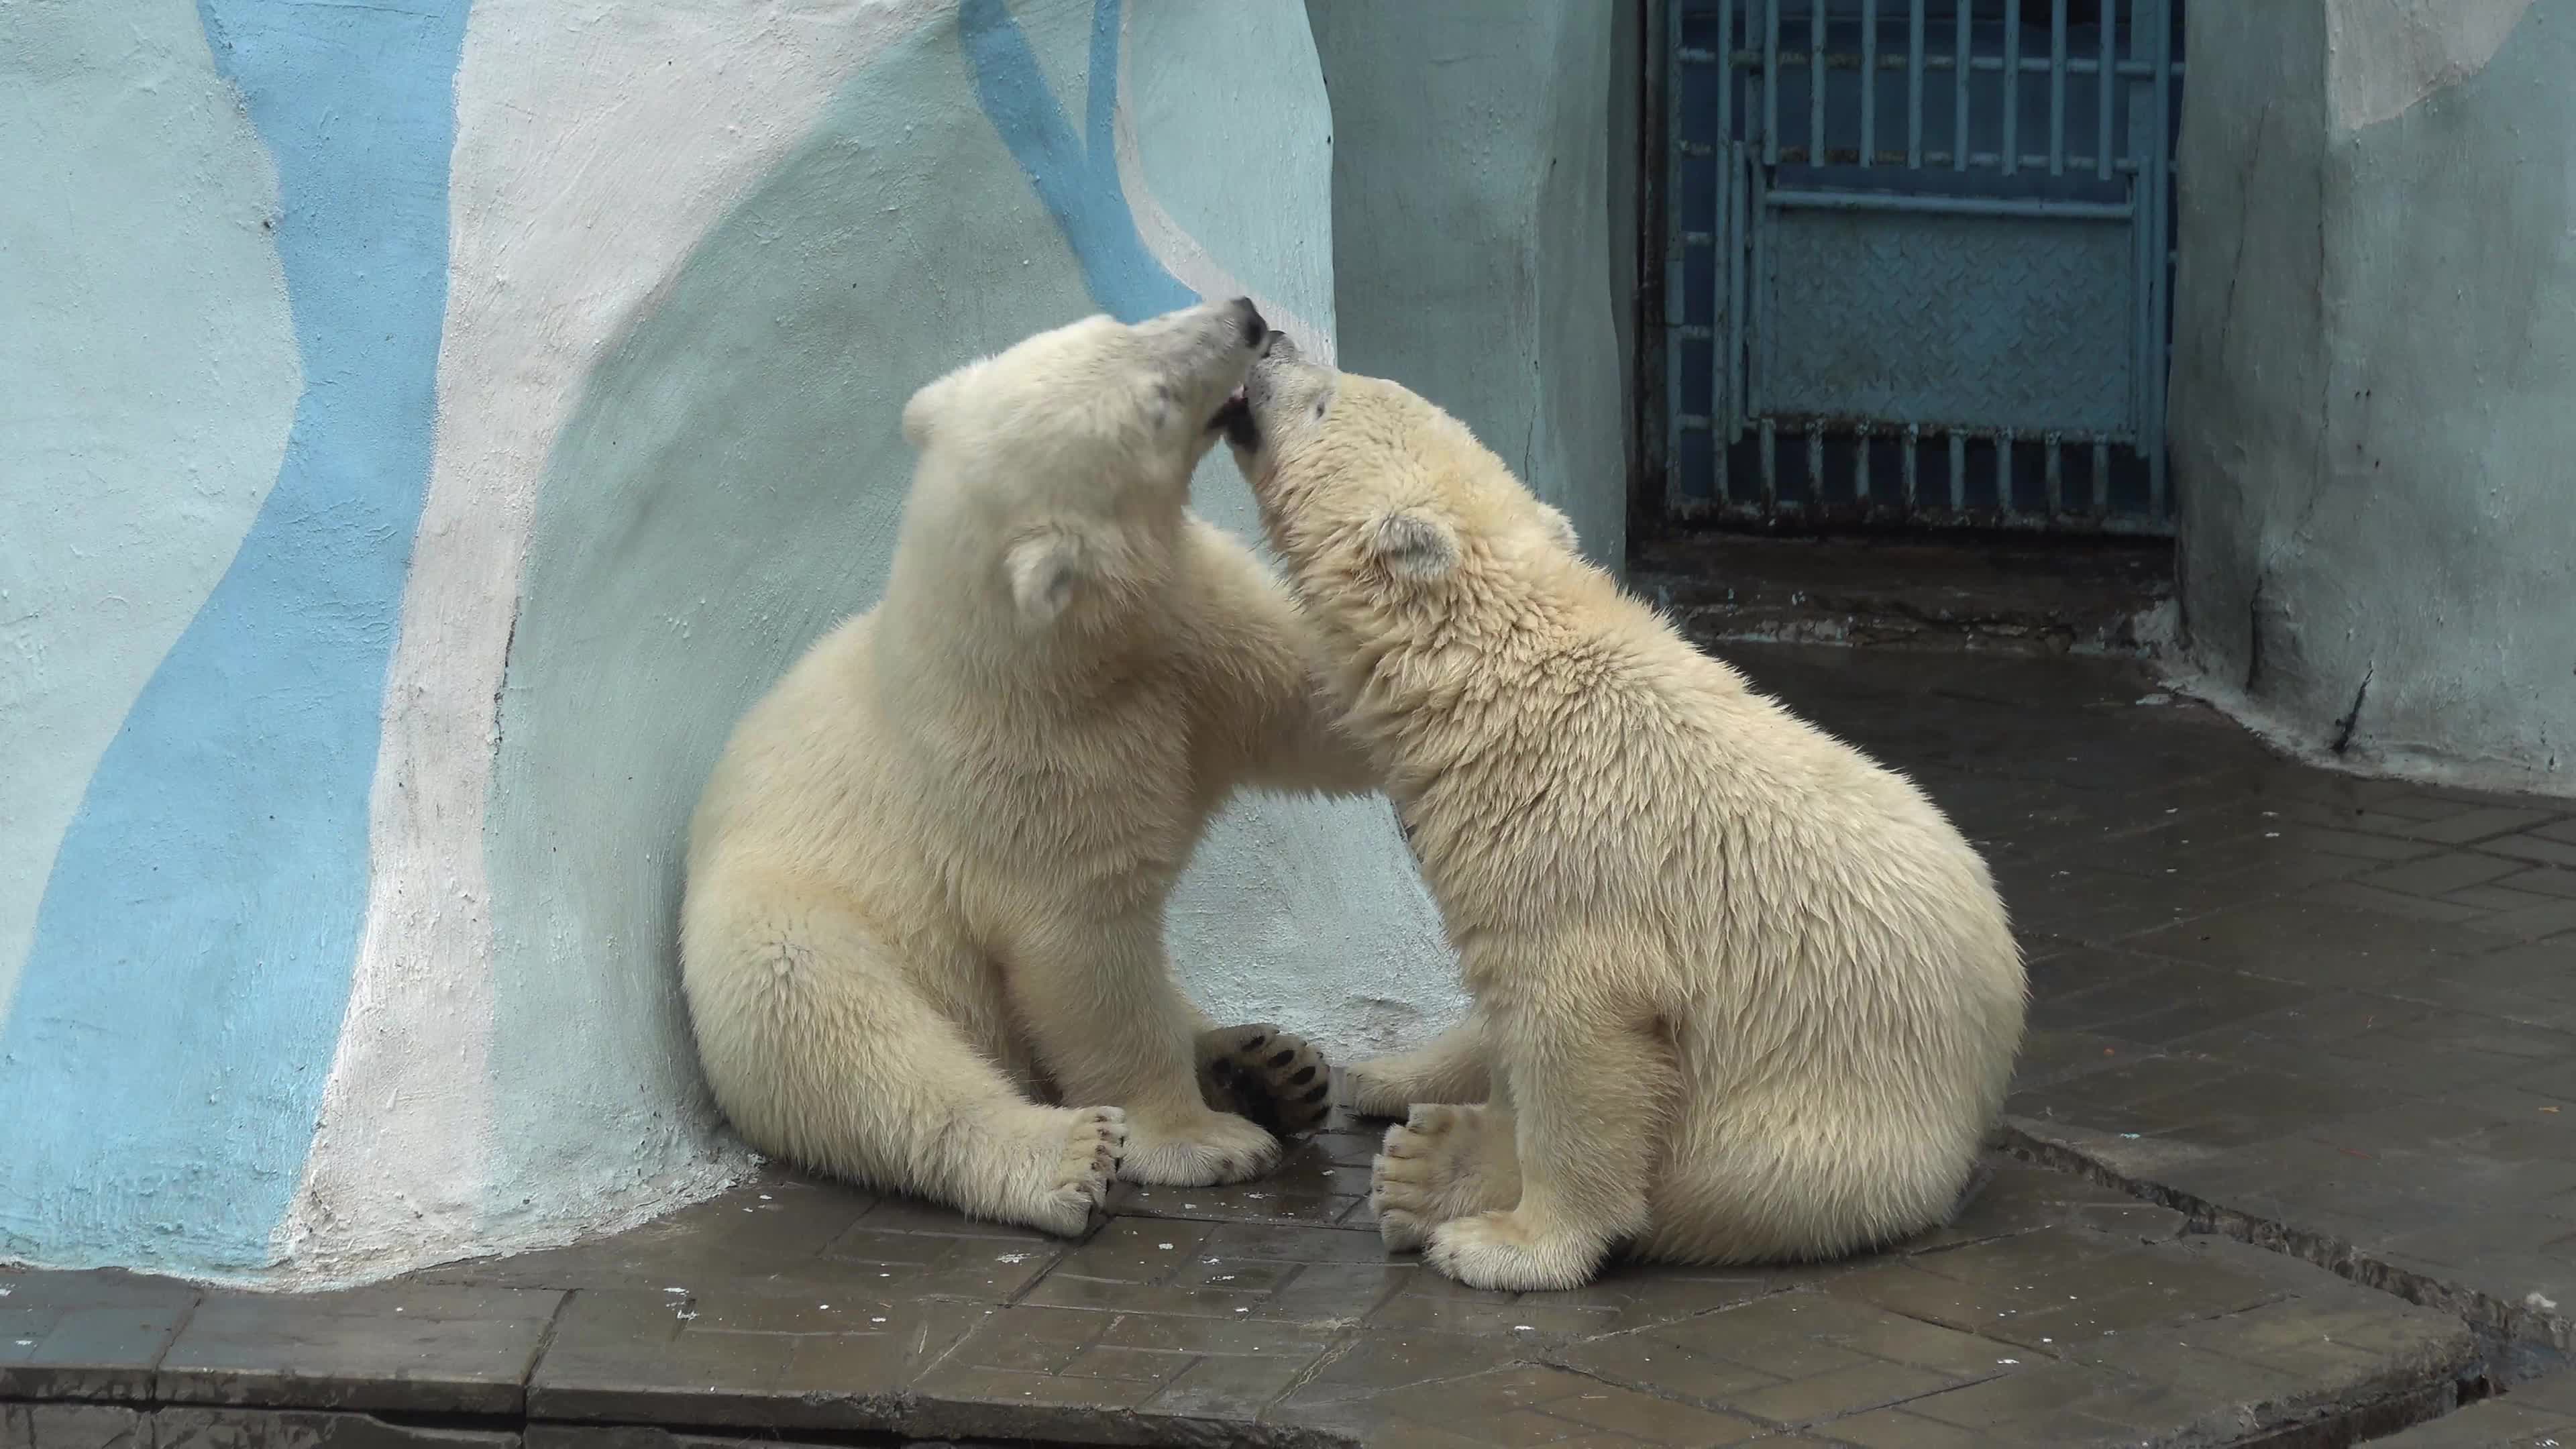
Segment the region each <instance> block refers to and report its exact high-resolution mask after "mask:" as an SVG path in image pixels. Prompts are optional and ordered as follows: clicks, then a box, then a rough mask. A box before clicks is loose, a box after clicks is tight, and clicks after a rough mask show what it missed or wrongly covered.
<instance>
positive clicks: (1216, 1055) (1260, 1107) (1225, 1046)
mask: <svg viewBox="0 0 2576 1449" xmlns="http://www.w3.org/2000/svg"><path fill="white" fill-rule="evenodd" d="M1198 1059H1199V1095H1200V1096H1202V1097H1204V1098H1205V1099H1206V1100H1207V1104H1208V1107H1209V1108H1210V1109H1211V1110H1213V1111H1218V1112H1232V1113H1234V1114H1235V1115H1237V1116H1239V1117H1242V1118H1244V1119H1245V1120H1246V1121H1249V1122H1251V1123H1253V1124H1254V1125H1256V1126H1259V1127H1261V1128H1263V1129H1264V1130H1266V1131H1269V1132H1271V1133H1274V1134H1276V1135H1278V1136H1280V1137H1294V1136H1296V1135H1298V1134H1299V1133H1302V1132H1311V1131H1313V1130H1315V1128H1317V1127H1318V1126H1321V1125H1322V1124H1323V1121H1324V1117H1325V1114H1327V1113H1329V1112H1331V1111H1332V1110H1333V1104H1332V1102H1331V1101H1330V1100H1329V1099H1330V1098H1331V1096H1332V1092H1333V1082H1332V1069H1331V1068H1330V1067H1328V1066H1326V1065H1325V1063H1324V1057H1323V1054H1322V1053H1321V1052H1318V1051H1316V1050H1315V1048H1314V1047H1313V1046H1311V1045H1309V1044H1308V1043H1307V1041H1306V1039H1305V1038H1304V1037H1301V1036H1299V1035H1297V1034H1296V1033H1294V1032H1287V1031H1281V1030H1280V1029H1279V1028H1277V1027H1275V1026H1272V1025H1271V1024H1270V1023H1268V1022H1266V1021H1265V1022H1254V1023H1252V1024H1251V1025H1249V1026H1226V1027H1218V1028H1217V1029H1216V1030H1214V1031H1205V1032H1201V1033H1199V1038H1198Z"/></svg>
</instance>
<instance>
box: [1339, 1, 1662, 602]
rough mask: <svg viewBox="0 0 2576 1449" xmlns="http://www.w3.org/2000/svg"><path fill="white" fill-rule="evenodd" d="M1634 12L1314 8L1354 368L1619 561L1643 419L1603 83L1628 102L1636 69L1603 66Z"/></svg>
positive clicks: (1348, 355) (1593, 549) (1450, 4)
mask: <svg viewBox="0 0 2576 1449" xmlns="http://www.w3.org/2000/svg"><path fill="white" fill-rule="evenodd" d="M1628 8H1633V7H1628V6H1623V5H1620V4H1617V3H1616V0H1408V3H1404V4H1386V3H1383V0H1307V4H1306V12H1307V14H1308V15H1309V16H1310V17H1311V18H1312V20H1313V22H1314V32H1315V45H1316V48H1317V50H1318V51H1319V52H1320V53H1321V55H1322V57H1323V67H1324V79H1325V86H1326V89H1327V90H1328V91H1329V92H1330V94H1331V97H1332V113H1333V266H1334V273H1335V301H1336V304H1337V305H1336V310H1337V311H1338V312H1339V314H1340V316H1341V318H1342V334H1341V346H1342V353H1343V359H1342V365H1343V366H1345V367H1347V368H1349V369H1351V370H1352V371H1355V372H1364V373H1371V374H1375V375H1377V376H1382V377H1393V378H1397V379H1400V380H1402V381H1403V382H1404V383H1405V384H1406V385H1407V386H1409V387H1411V388H1413V389H1414V390H1415V391H1417V392H1420V393H1421V394H1423V395H1424V396H1425V397H1428V398H1430V399H1431V400H1432V401H1434V402H1436V403H1438V404H1440V405H1441V406H1442V407H1444V408H1446V409H1448V410H1449V411H1450V412H1451V413H1453V414H1455V415H1456V416H1457V417H1458V418H1459V419H1460V420H1461V421H1463V422H1465V423H1466V424H1467V425H1468V426H1469V427H1470V428H1473V429H1474V430H1475V431H1476V434H1477V436H1479V437H1481V438H1482V439H1484V441H1485V443H1486V445H1487V446H1488V447H1491V448H1492V449H1493V450H1494V451H1495V452H1496V453H1497V454H1499V455H1501V457H1502V459H1503V461H1505V462H1506V463H1509V464H1510V465H1512V467H1513V469H1514V470H1515V471H1516V472H1518V473H1519V474H1520V476H1521V478H1522V479H1523V480H1524V481H1525V482H1527V483H1528V484H1529V485H1530V486H1531V488H1533V489H1534V490H1536V491H1537V492H1538V494H1539V495H1540V496H1541V497H1544V498H1546V499H1548V500H1549V501H1550V502H1552V503H1555V504H1556V505H1557V506H1558V507H1560V508H1563V509H1564V510H1565V511H1566V513H1567V515H1568V516H1569V517H1571V518H1572V519H1573V520H1574V524H1575V529H1576V531H1577V532H1578V533H1579V534H1580V535H1581V536H1582V538H1583V542H1584V546H1585V550H1586V551H1587V552H1588V553H1590V554H1591V555H1592V556H1593V558H1594V559H1595V560H1596V561H1598V562H1601V563H1603V564H1605V565H1607V566H1609V567H1611V568H1614V569H1615V568H1619V567H1621V566H1622V565H1623V564H1624V563H1625V560H1626V554H1627V508H1628V501H1627V495H1628V483H1627V470H1628V448H1629V444H1630V434H1631V432H1632V429H1631V428H1630V425H1629V417H1628V409H1627V406H1626V403H1625V400H1624V398H1625V394H1624V391H1623V382H1622V378H1623V372H1624V364H1623V361H1622V359H1623V358H1624V357H1625V356H1626V355H1627V352H1626V349H1624V348H1623V347H1622V346H1621V345H1620V341H1619V335H1618V323H1617V320H1616V315H1615V314H1616V310H1617V307H1618V306H1619V305H1622V304H1621V303H1620V302H1619V301H1617V300H1614V289H1616V288H1617V287H1619V286H1620V285H1621V282H1620V280H1619V275H1620V274H1619V272H1618V269H1617V268H1616V266H1615V264H1614V261H1613V256H1614V247H1613V242H1612V225H1611V217H1610V201H1609V198H1610V196H1611V171H1612V168H1611V161H1610V154H1611V137H1612V126H1613V119H1612V118H1613V115H1614V112H1613V96H1614V95H1618V96H1622V97H1624V98H1625V100H1624V104H1625V105H1626V106H1627V107H1628V109H1629V110H1630V111H1632V112H1633V109H1634V105H1635V101H1634V93H1633V91H1632V90H1631V89H1630V86H1631V84H1632V80H1631V78H1630V77H1628V76H1626V75H1622V76H1621V77H1620V78H1619V80H1618V83H1617V84H1615V85H1614V83H1613V79H1612V76H1613V57H1614V54H1615V53H1616V52H1617V51H1618V50H1619V49H1620V48H1621V47H1620V45H1619V35H1618V29H1619V27H1618V19H1619V15H1618V12H1619V11H1620V10H1621V9H1628ZM1630 44H1631V45H1632V46H1633V44H1634V41H1633V40H1631V42H1630ZM1626 124H1627V125H1628V127H1629V128H1630V129H1629V130H1628V131H1627V134H1628V135H1629V136H1633V134H1634V133H1633V124H1634V123H1633V119H1630V120H1629V121H1628V122H1627V123H1626ZM1624 144H1629V145H1633V141H1628V142H1625V143H1624ZM1628 175H1629V180H1628V182H1627V184H1628V185H1630V186H1633V184H1634V181H1633V168H1630V170H1629V173H1628ZM1628 245H1629V247H1630V248H1631V249H1632V250H1633V246H1634V243H1633V241H1631V242H1629V243H1628ZM1628 285H1633V282H1630V283H1628Z"/></svg>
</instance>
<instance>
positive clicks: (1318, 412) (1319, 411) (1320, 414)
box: [1315, 398, 1326, 423]
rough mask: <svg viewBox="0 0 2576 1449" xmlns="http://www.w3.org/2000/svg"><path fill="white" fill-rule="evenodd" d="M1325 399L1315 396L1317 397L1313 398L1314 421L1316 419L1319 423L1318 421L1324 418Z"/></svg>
mask: <svg viewBox="0 0 2576 1449" xmlns="http://www.w3.org/2000/svg"><path fill="white" fill-rule="evenodd" d="M1325 401H1326V399H1323V398H1317V399H1315V421H1317V422H1319V423H1320V422H1322V421H1323V420H1324V403H1325Z"/></svg>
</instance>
